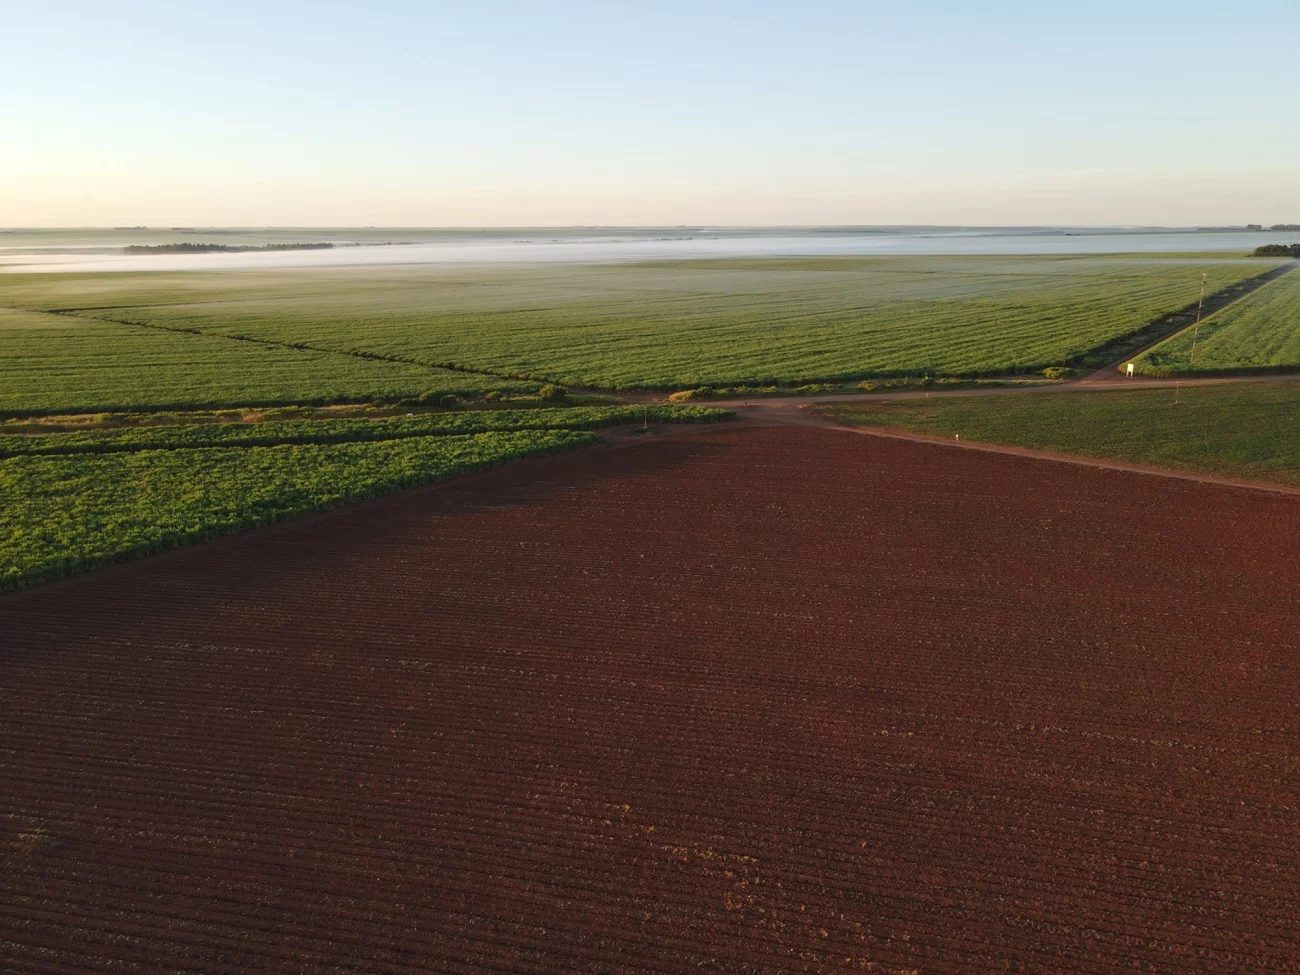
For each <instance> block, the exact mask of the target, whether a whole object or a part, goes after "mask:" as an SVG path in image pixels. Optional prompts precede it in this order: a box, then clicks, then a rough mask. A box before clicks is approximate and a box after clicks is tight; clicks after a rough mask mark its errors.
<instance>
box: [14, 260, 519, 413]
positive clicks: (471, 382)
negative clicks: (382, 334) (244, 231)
mask: <svg viewBox="0 0 1300 975" xmlns="http://www.w3.org/2000/svg"><path fill="white" fill-rule="evenodd" d="M2 281H3V279H2V278H0V282H2ZM0 290H2V286H0ZM535 385H536V384H521V383H514V382H510V381H508V380H502V379H497V378H495V377H489V376H481V375H472V374H465V373H457V372H450V371H447V370H444V369H431V368H429V367H427V366H423V365H418V364H411V363H400V362H399V363H394V362H383V361H379V360H375V359H365V358H360V357H358V356H354V355H344V354H339V353H337V352H322V351H314V350H309V349H291V348H286V347H283V346H278V345H259V344H254V343H251V342H236V341H231V340H230V339H229V338H225V337H221V336H215V335H195V334H190V333H186V332H174V331H161V330H158V329H152V328H140V327H137V326H130V325H120V324H116V323H112V322H106V321H99V320H95V319H87V318H78V317H73V316H69V315H50V314H40V313H34V312H30V311H22V310H12V309H8V308H0V415H4V414H8V415H16V414H21V413H54V412H98V411H102V410H126V409H151V408H153V409H167V408H174V407H183V406H217V405H234V404H245V403H257V404H275V403H328V402H338V401H343V400H357V399H374V398H387V399H391V398H394V397H398V396H405V395H421V394H425V393H430V392H438V393H450V394H460V395H466V394H474V393H479V392H482V391H484V390H486V389H502V390H510V389H525V388H535Z"/></svg>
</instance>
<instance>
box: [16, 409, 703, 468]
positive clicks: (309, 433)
mask: <svg viewBox="0 0 1300 975" xmlns="http://www.w3.org/2000/svg"><path fill="white" fill-rule="evenodd" d="M728 415H729V414H728V413H727V412H726V411H724V410H718V409H709V408H705V407H698V406H657V405H653V406H652V405H647V406H636V405H627V406H614V407H604V406H582V407H562V408H558V409H532V410H511V409H505V410H471V411H465V412H455V413H420V414H415V415H413V416H394V417H385V418H377V419H371V418H366V419H339V420H288V421H275V420H264V421H261V422H255V423H200V424H189V425H184V426H182V425H166V426H132V427H125V428H121V429H105V430H88V431H78V432H73V433H50V434H43V435H40V436H28V435H23V434H0V457H15V456H34V455H52V454H103V453H119V452H122V451H134V450H176V449H191V448H196V447H266V446H271V445H274V444H291V443H292V444H307V443H349V442H364V441H374V440H400V439H404V438H407V437H430V436H465V435H467V434H474V433H488V432H491V431H506V430H514V431H518V430H591V429H595V428H597V427H608V426H614V425H616V424H620V423H626V424H639V423H708V422H712V421H715V420H720V419H723V418H724V417H726V416H728Z"/></svg>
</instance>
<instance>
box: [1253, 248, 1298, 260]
mask: <svg viewBox="0 0 1300 975" xmlns="http://www.w3.org/2000/svg"><path fill="white" fill-rule="evenodd" d="M1255 256H1256V257H1294V258H1296V259H1297V260H1300V244H1265V245H1264V246H1263V247H1256V248H1255Z"/></svg>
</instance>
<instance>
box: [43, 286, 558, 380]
mask: <svg viewBox="0 0 1300 975" xmlns="http://www.w3.org/2000/svg"><path fill="white" fill-rule="evenodd" d="M133 307H135V306H133ZM37 311H40V312H44V313H46V314H49V315H60V316H62V317H64V318H75V319H80V320H82V321H88V322H103V323H105V324H107V325H126V326H129V327H132V328H147V329H153V330H154V331H156V332H171V333H173V334H180V335H197V336H199V337H201V338H210V339H226V340H228V341H231V342H248V343H251V344H253V345H262V346H270V347H272V348H278V349H290V350H292V351H295V352H323V353H325V354H327V355H342V356H350V357H351V358H353V359H366V360H369V361H371V362H392V363H396V364H398V365H404V366H419V367H420V368H422V369H441V370H442V371H443V372H460V373H465V374H467V375H471V376H490V377H491V378H493V379H500V380H502V381H505V382H537V383H545V382H549V380H546V379H519V378H518V377H517V376H508V375H506V374H505V373H500V372H491V371H490V370H487V369H474V368H471V367H469V366H460V365H449V364H447V363H442V362H426V361H424V360H423V359H412V358H405V357H403V356H396V355H388V354H386V353H383V352H366V351H363V350H361V349H331V348H328V347H327V346H321V345H312V344H310V343H308V342H281V341H278V340H276V339H264V338H258V337H256V336H253V335H239V334H230V333H224V332H211V331H207V330H205V329H201V328H186V327H184V326H181V325H160V324H159V323H157V322H137V321H132V320H130V319H126V318H105V317H104V316H102V315H83V314H81V311H82V309H77V308H41V309H37ZM579 391H581V390H579Z"/></svg>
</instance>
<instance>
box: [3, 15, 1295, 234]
mask: <svg viewBox="0 0 1300 975" xmlns="http://www.w3.org/2000/svg"><path fill="white" fill-rule="evenodd" d="M0 25H2V29H0V226H8V227H38V226H113V225H125V224H149V225H155V224H156V225H173V224H184V225H205V226H216V225H235V226H265V225H279V226H368V225H378V226H558V225H579V224H621V225H640V226H669V225H677V224H729V225H762V224H776V225H808V224H814V225H816V224H956V225H962V224H973V225H997V226H1011V225H1029V224H1032V225H1045V224H1069V225H1080V226H1103V225H1148V224H1150V225H1165V226H1193V225H1214V224H1242V223H1248V222H1262V223H1265V224H1269V223H1279V222H1288V223H1289V222H1300V126H1298V125H1297V124H1296V122H1297V119H1300V89H1298V88H1297V87H1296V85H1295V84H1294V83H1293V75H1294V73H1295V71H1294V69H1295V66H1296V65H1297V64H1300V4H1297V3H1295V2H1294V0H1286V2H1275V0H1256V2H1253V3H1250V4H1246V5H1242V6H1241V7H1234V6H1231V5H1227V6H1225V5H1223V4H1221V3H1213V4H1212V3H1203V2H1200V0H1181V2H1144V0H1129V2H1112V0H1098V2H1092V3H1086V4H1082V3H1080V4H1075V3H1071V4H1065V3H1056V2H1054V0H1047V2H1043V0H1035V2H999V0H986V2H984V3H979V4H976V3H972V2H969V0H966V2H960V3H958V2H939V3H932V2H931V3H927V2H924V0H919V2H913V3H909V4H900V3H897V2H888V3H884V2H881V3H877V2H874V0H856V2H850V0H845V2H838V0H837V2H830V0H804V2H787V3H769V2H762V0H751V2H735V0H713V2H710V0H696V2H689V3H688V2H680V3H679V2H655V0H641V2H638V3H619V2H614V0H606V2H601V3H578V2H569V0H546V2H542V3H539V2H536V0H533V2H519V3H512V2H500V0H474V2H459V0H410V2H405V0H370V2H367V3H364V4H362V3H355V2H335V0H313V2H295V0H261V2H256V3H249V2H242V0H224V2H220V3H214V2H205V0H187V2H185V3H176V2H175V0H167V2H144V0H115V2H111V3H110V2H107V0H84V2H71V0H0Z"/></svg>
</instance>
